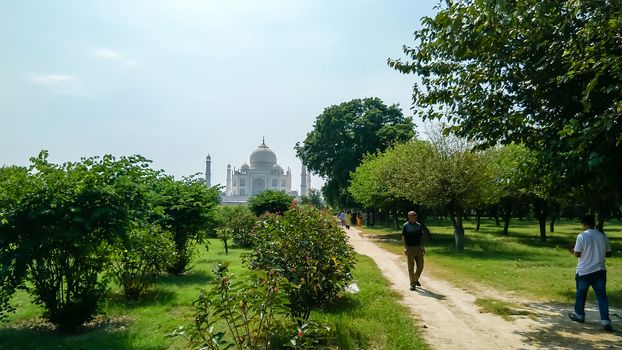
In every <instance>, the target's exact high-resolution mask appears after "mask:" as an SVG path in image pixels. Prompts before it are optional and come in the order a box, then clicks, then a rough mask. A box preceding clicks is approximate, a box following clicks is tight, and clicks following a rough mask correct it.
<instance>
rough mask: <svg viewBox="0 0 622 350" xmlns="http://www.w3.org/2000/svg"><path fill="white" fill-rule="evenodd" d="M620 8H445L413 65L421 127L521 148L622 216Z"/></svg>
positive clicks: (544, 2) (491, 4)
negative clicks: (436, 124) (441, 126)
mask: <svg viewBox="0 0 622 350" xmlns="http://www.w3.org/2000/svg"><path fill="white" fill-rule="evenodd" d="M621 18H622V2H620V1H578V0H570V1H556V0H477V1H475V0H461V1H452V0H447V1H443V2H441V3H440V4H439V7H438V13H437V14H436V15H435V16H434V17H427V18H424V19H423V20H422V29H420V30H418V31H416V32H415V34H414V36H415V44H416V45H415V46H414V47H404V52H405V53H406V54H407V55H408V56H409V57H410V58H411V59H412V61H410V62H403V61H401V60H399V59H397V60H389V65H390V66H392V67H393V68H395V69H397V70H399V71H401V72H403V73H413V74H416V75H418V76H419V77H420V83H419V84H417V85H416V86H415V88H414V93H413V104H414V106H415V108H416V109H417V110H418V111H419V113H420V114H421V116H422V117H423V118H424V119H426V118H427V119H446V120H448V121H449V122H450V125H452V126H451V127H450V128H449V130H451V131H453V132H455V133H456V134H458V135H461V136H466V137H468V138H471V139H475V140H478V141H480V142H481V145H482V146H490V145H494V144H496V143H498V142H501V143H505V144H509V143H523V144H525V145H526V146H527V147H529V148H531V149H534V150H539V151H540V152H538V154H539V161H540V162H541V163H548V164H549V168H550V169H551V171H556V172H557V176H558V177H560V178H561V177H562V176H563V177H564V179H565V180H566V181H568V182H569V183H581V182H582V181H581V180H583V182H584V179H590V183H589V184H588V185H589V186H590V188H591V192H592V193H593V195H596V196H599V197H600V198H601V199H602V202H606V201H607V200H608V198H610V196H611V195H613V196H615V197H616V198H617V203H618V205H619V206H620V207H622V182H620V181H619V178H620V177H621V176H622V122H620V115H621V114H622V84H621V83H622V20H621Z"/></svg>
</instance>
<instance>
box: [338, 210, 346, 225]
mask: <svg viewBox="0 0 622 350" xmlns="http://www.w3.org/2000/svg"><path fill="white" fill-rule="evenodd" d="M339 220H340V221H341V227H344V226H345V225H346V211H345V210H342V211H341V213H339Z"/></svg>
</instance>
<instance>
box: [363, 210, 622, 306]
mask: <svg viewBox="0 0 622 350" xmlns="http://www.w3.org/2000/svg"><path fill="white" fill-rule="evenodd" d="M426 224H427V225H428V226H429V228H430V230H431V232H432V237H431V239H430V241H429V242H428V243H427V244H426V255H427V257H426V267H425V270H424V274H426V273H430V274H433V275H434V276H436V277H438V278H442V279H446V280H448V281H451V282H452V283H454V284H455V285H458V286H462V287H465V288H467V289H468V288H469V287H473V285H474V284H475V283H476V284H478V285H483V286H488V287H492V288H497V289H502V290H505V291H509V292H515V293H518V294H520V295H524V296H526V297H529V298H533V299H536V300H547V301H557V302H563V303H574V293H575V282H574V275H575V267H576V264H577V258H575V257H574V256H573V255H572V254H571V253H570V252H568V250H567V249H566V247H567V246H568V245H574V241H575V239H576V236H577V234H578V233H579V232H580V231H581V230H582V229H581V225H580V224H578V223H576V222H570V221H562V222H561V223H558V224H556V225H555V232H554V233H547V237H548V241H547V242H541V241H540V238H539V229H538V223H537V221H529V220H523V221H519V220H513V221H512V222H511V224H510V229H509V236H508V237H503V236H502V235H501V234H502V232H503V230H502V227H497V226H496V224H495V222H494V220H482V223H481V227H480V231H479V232H475V222H474V221H469V220H467V221H465V222H464V225H465V232H466V233H465V237H466V243H465V249H464V251H461V252H458V251H456V250H455V249H454V248H453V245H454V238H453V228H452V226H451V224H450V222H449V221H434V220H429V221H428V222H426ZM359 228H361V229H362V230H363V232H364V233H366V234H379V235H385V236H387V238H389V239H388V240H387V241H385V243H383V244H382V245H383V246H384V247H385V248H386V249H389V250H391V251H394V252H396V253H398V254H402V251H403V250H402V248H403V246H402V243H401V231H399V230H396V229H395V228H367V227H359ZM547 229H548V225H547ZM605 231H606V232H607V236H608V238H609V241H610V243H611V245H612V248H613V252H614V253H613V257H611V258H608V259H607V271H608V272H607V279H608V281H607V294H608V297H609V304H610V306H612V307H620V306H622V222H619V221H613V222H608V223H606V224H605ZM590 290H591V289H590ZM594 301H595V297H594V294H593V292H590V293H589V295H588V302H594Z"/></svg>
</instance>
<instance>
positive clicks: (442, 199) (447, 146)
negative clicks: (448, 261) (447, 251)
mask: <svg viewBox="0 0 622 350" xmlns="http://www.w3.org/2000/svg"><path fill="white" fill-rule="evenodd" d="M428 137H429V138H430V141H412V142H409V143H404V144H400V145H396V146H395V147H393V148H391V149H389V150H387V151H385V152H384V153H383V154H380V155H378V156H375V157H370V158H368V160H367V161H368V162H369V164H364V165H362V167H361V168H360V170H357V172H355V173H354V174H353V176H354V179H355V181H356V182H355V187H353V188H352V191H353V192H354V193H356V195H357V196H359V197H360V198H361V199H363V200H364V201H366V202H368V203H370V204H371V203H378V204H381V203H382V202H383V201H387V200H391V199H393V200H396V199H398V198H405V199H408V200H409V201H411V202H413V203H417V204H422V205H425V206H427V207H433V208H434V207H436V208H440V209H442V210H444V211H446V212H447V213H449V215H450V217H451V218H452V220H453V222H454V229H455V243H456V248H457V249H459V250H460V249H463V248H464V228H463V227H462V216H463V214H464V212H465V210H467V209H471V208H474V207H476V206H477V205H479V204H482V203H496V201H497V200H498V194H497V190H496V187H495V186H494V183H493V175H494V174H493V173H492V171H491V170H492V167H491V166H490V163H491V160H490V159H489V158H488V157H487V156H486V155H485V154H483V153H481V152H479V153H478V152H472V151H470V150H469V148H470V147H468V145H467V144H466V143H465V141H464V140H461V139H458V138H455V137H450V136H444V135H442V134H440V133H438V132H437V133H430V134H429V135H428Z"/></svg>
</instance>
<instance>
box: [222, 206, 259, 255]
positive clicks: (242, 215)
mask: <svg viewBox="0 0 622 350" xmlns="http://www.w3.org/2000/svg"><path fill="white" fill-rule="evenodd" d="M218 217H219V222H220V223H219V226H220V227H222V228H228V229H230V230H231V238H232V239H233V244H235V245H236V246H237V247H240V248H250V247H251V246H252V245H253V234H254V233H253V228H254V227H255V222H257V217H256V216H255V214H253V212H252V211H251V210H250V209H249V207H248V206H246V205H235V206H221V207H219V210H218Z"/></svg>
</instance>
